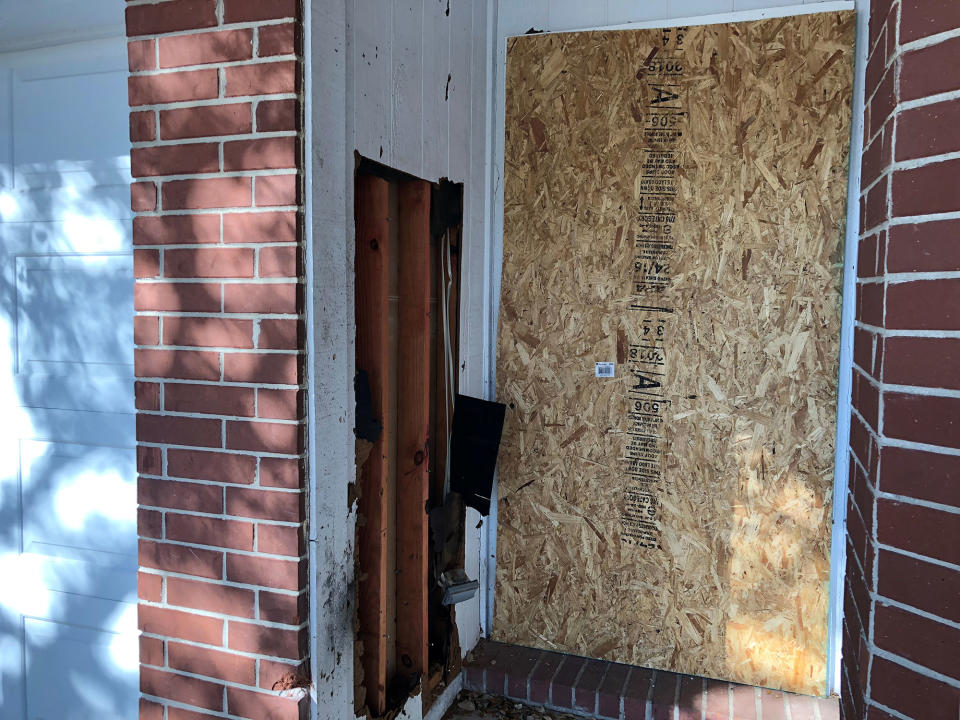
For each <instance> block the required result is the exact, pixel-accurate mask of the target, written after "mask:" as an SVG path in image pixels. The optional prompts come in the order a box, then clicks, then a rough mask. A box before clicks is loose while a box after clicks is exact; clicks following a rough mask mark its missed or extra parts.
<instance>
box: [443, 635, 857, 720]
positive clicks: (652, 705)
mask: <svg viewBox="0 0 960 720" xmlns="http://www.w3.org/2000/svg"><path fill="white" fill-rule="evenodd" d="M463 672H464V688H465V689H466V690H468V691H473V692H475V693H486V694H487V695H492V696H497V697H503V698H509V699H510V700H512V701H514V702H515V703H521V704H522V705H525V706H529V707H530V708H532V710H531V714H533V717H534V718H535V720H536V719H537V718H538V715H537V714H535V713H536V711H537V709H538V708H546V709H548V710H551V711H557V712H559V713H570V714H572V715H575V716H577V717H588V718H602V719H604V720H839V717H840V707H839V702H838V700H837V698H826V699H822V698H813V697H808V696H806V695H795V694H793V693H786V692H779V691H775V690H767V689H764V688H755V687H750V686H748V685H738V684H736V683H728V682H721V681H718V680H709V679H705V678H699V677H693V676H690V675H680V674H677V673H671V672H666V671H663V670H651V669H649V668H641V667H633V666H630V665H622V664H620V663H613V662H606V661H603V660H593V659H589V658H582V657H577V656H574V655H564V654H562V653H554V652H548V651H545V650H535V649H532V648H525V647H519V646H516V645H507V644H504V643H498V642H492V641H482V642H481V643H480V645H478V646H477V647H476V648H475V649H474V650H473V651H472V652H471V653H470V654H469V655H468V656H467V658H466V660H465V661H464V669H463ZM468 699H469V698H468ZM478 710H479V708H478ZM508 710H510V711H512V710H514V708H513V707H512V705H511V707H510V708H508ZM457 711H458V710H457V703H454V712H457ZM459 712H461V714H460V715H457V714H453V715H451V716H450V718H451V719H456V720H474V718H477V717H486V718H492V717H497V715H492V714H489V713H488V714H485V715H484V714H480V713H479V712H477V711H474V712H473V714H470V711H469V710H468V709H460V710H459ZM500 717H513V716H512V715H510V714H501V715H500ZM516 717H521V718H523V720H526V716H524V715H518V716H516ZM539 717H544V718H554V717H564V716H563V715H562V714H561V715H550V714H542V713H541V715H540V716H539Z"/></svg>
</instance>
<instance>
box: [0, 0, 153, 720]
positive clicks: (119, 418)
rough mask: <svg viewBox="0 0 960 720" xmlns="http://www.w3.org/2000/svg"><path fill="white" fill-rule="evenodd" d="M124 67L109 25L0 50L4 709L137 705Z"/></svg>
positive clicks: (30, 714)
mask: <svg viewBox="0 0 960 720" xmlns="http://www.w3.org/2000/svg"><path fill="white" fill-rule="evenodd" d="M17 5H18V6H20V7H21V8H25V7H27V6H30V7H34V8H35V7H36V4H35V3H22V4H21V3H20V2H18V3H17ZM77 6H78V7H79V8H80V9H82V8H83V6H84V3H77ZM37 12H43V8H42V3H41V7H40V8H39V9H37ZM121 12H122V10H121ZM126 78H127V62H126V44H125V41H124V38H122V37H119V36H118V37H115V38H113V39H110V40H97V41H87V42H79V43H73V44H69V45H61V46H59V47H48V48H43V49H34V50H29V51H20V52H16V53H12V52H8V53H3V54H0V676H2V682H0V717H2V718H3V720H22V719H25V718H28V719H29V720H40V719H41V718H42V719H43V720H79V719H81V718H82V719H83V720H113V719H114V718H116V719H117V720H120V719H121V718H122V719H123V720H130V719H131V718H135V717H136V716H137V697H138V687H137V685H138V682H137V678H138V667H137V662H138V661H137V630H136V625H137V622H136V570H137V552H136V463H135V436H134V403H133V317H132V316H133V271H132V267H131V265H132V260H131V240H130V235H131V232H130V224H131V221H130V212H129V189H128V183H129V180H130V178H129V141H128V120H127V118H128V109H127V92H126Z"/></svg>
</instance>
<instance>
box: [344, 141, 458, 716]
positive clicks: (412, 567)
mask: <svg viewBox="0 0 960 720" xmlns="http://www.w3.org/2000/svg"><path fill="white" fill-rule="evenodd" d="M462 208H463V186H462V185H455V184H453V183H449V182H446V181H443V180H442V181H440V182H439V183H430V182H427V181H425V180H420V179H418V178H415V177H412V176H409V175H406V174H403V173H399V172H397V171H394V170H391V169H389V168H386V167H384V166H382V165H379V164H377V163H374V162H372V161H368V160H364V159H361V160H360V161H359V162H358V166H357V173H356V190H355V217H356V256H355V272H356V284H355V305H354V307H355V319H356V328H357V335H356V376H355V389H356V396H357V421H356V428H355V434H356V438H357V440H356V447H357V482H356V489H357V493H358V496H359V498H358V518H357V542H356V548H357V551H356V552H357V557H356V578H357V584H356V587H357V619H356V622H357V634H356V646H355V652H356V655H357V657H356V662H355V667H356V668H357V670H356V672H357V677H356V683H355V709H356V711H357V714H358V715H365V716H367V717H384V716H386V717H390V716H392V715H394V714H395V711H396V710H398V709H399V708H401V707H402V706H403V704H404V702H405V701H406V699H407V698H408V697H409V696H411V695H416V694H418V693H422V696H423V703H424V706H425V707H426V706H427V705H428V704H429V702H430V698H431V695H432V693H433V691H434V689H436V688H437V687H438V686H439V685H440V683H441V681H445V680H449V679H451V678H452V677H454V676H455V675H456V674H457V673H458V672H459V669H460V667H459V665H460V648H459V644H458V639H457V630H456V623H455V620H454V611H453V606H447V605H444V604H443V589H442V587H441V584H440V577H441V575H442V574H443V573H444V572H446V571H448V570H451V569H453V568H455V567H463V537H464V535H463V516H464V513H463V507H462V505H460V506H457V505H451V504H450V503H447V504H444V502H443V499H444V497H445V495H446V492H445V477H446V472H445V468H446V467H447V466H448V454H449V453H448V449H449V443H448V438H449V430H450V425H451V417H452V407H453V398H454V396H455V394H456V390H457V388H456V382H457V381H456V373H455V372H454V369H455V368H456V366H457V363H458V347H457V337H458V333H459V328H458V317H459V284H460V283H459V275H460V271H459V258H460V243H461V238H462Z"/></svg>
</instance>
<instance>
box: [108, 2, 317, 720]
mask: <svg viewBox="0 0 960 720" xmlns="http://www.w3.org/2000/svg"><path fill="white" fill-rule="evenodd" d="M126 13H127V34H128V37H129V45H128V48H129V60H130V77H129V95H130V105H131V114H130V133H131V140H132V142H133V149H132V151H131V163H132V171H133V175H134V178H135V182H134V184H133V186H132V188H131V203H132V206H133V209H134V210H135V211H136V212H137V213H138V214H137V216H136V218H135V219H134V230H133V242H134V246H135V250H134V256H135V257H134V267H135V275H136V282H135V308H136V313H137V314H136V318H135V342H136V375H137V378H138V381H137V385H136V397H137V440H138V444H139V448H138V470H139V473H140V481H139V490H138V502H139V535H140V582H139V594H140V608H139V609H140V613H139V615H140V628H141V630H142V631H143V635H142V638H141V654H140V662H141V669H140V687H141V692H142V693H143V700H142V702H141V717H142V718H151V719H152V718H158V719H160V718H163V720H186V719H187V718H190V719H191V720H195V719H196V718H203V717H213V715H210V714H207V713H214V714H216V716H218V717H220V716H222V715H224V714H226V715H228V716H229V717H234V718H251V719H254V718H257V719H259V718H266V717H271V718H298V717H303V716H304V714H305V712H306V706H307V705H306V700H303V699H301V698H299V697H298V696H297V695H298V694H297V692H296V691H294V692H292V693H291V692H289V691H288V692H286V693H284V695H286V696H281V694H280V692H279V691H280V690H281V689H283V688H287V687H289V686H290V685H293V684H296V679H297V677H298V676H299V677H309V672H308V670H307V666H306V662H307V642H308V633H307V626H306V606H307V602H306V601H307V598H306V587H307V574H306V573H307V568H306V554H305V547H304V535H305V512H304V489H303V458H302V453H303V447H304V445H303V434H304V432H305V423H304V420H303V418H304V412H303V406H302V405H303V404H302V388H303V386H304V378H303V375H302V367H303V362H302V361H303V351H304V346H303V336H304V334H303V331H302V316H301V305H302V300H301V296H302V279H301V278H302V272H301V264H302V261H301V258H300V253H301V237H300V229H299V228H300V227H301V223H300V212H301V210H302V205H301V198H300V188H301V180H302V168H303V161H302V156H301V149H300V135H299V128H300V118H299V107H300V105H299V77H300V51H299V48H298V36H299V27H300V17H299V14H298V13H299V8H298V7H297V3H296V2H294V1H293V0H165V1H160V2H155V1H153V0H148V1H141V0H133V1H132V2H128V3H127V10H126ZM289 695H292V696H293V697H287V696H289Z"/></svg>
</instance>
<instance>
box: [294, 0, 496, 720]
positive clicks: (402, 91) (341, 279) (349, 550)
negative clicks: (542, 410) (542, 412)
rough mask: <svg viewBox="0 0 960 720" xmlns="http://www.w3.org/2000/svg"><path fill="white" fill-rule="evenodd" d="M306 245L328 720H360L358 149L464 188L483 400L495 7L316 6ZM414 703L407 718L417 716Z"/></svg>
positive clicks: (472, 341)
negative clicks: (355, 508) (356, 605)
mask: <svg viewBox="0 0 960 720" xmlns="http://www.w3.org/2000/svg"><path fill="white" fill-rule="evenodd" d="M312 5H313V7H312V9H311V15H312V22H311V30H310V33H311V40H310V46H311V48H312V60H311V71H310V74H311V75H312V79H311V80H310V83H311V103H310V104H311V107H312V110H311V112H312V120H311V122H310V131H309V134H310V135H311V137H309V138H308V143H309V144H310V147H311V156H312V160H313V162H312V188H311V192H310V196H311V208H310V212H311V216H312V226H311V227H312V235H311V238H310V240H309V242H310V243H311V245H312V247H310V252H311V255H312V257H313V263H312V264H311V268H310V271H309V277H308V281H309V282H310V284H311V287H312V289H313V298H312V305H311V308H310V312H311V313H312V317H311V318H308V320H309V324H310V325H311V332H312V334H313V337H312V339H311V340H312V342H311V345H312V347H313V349H314V354H313V364H312V367H311V390H310V392H311V405H312V412H313V419H312V424H311V427H312V429H313V430H312V437H311V441H310V442H311V447H310V457H311V463H312V466H311V473H312V478H313V483H314V490H315V491H314V493H313V507H312V513H311V516H312V521H313V522H312V528H311V553H312V556H313V557H314V567H316V569H317V572H316V577H315V578H314V581H315V587H314V592H313V595H314V597H315V601H314V602H315V609H314V612H315V613H316V616H315V623H314V630H315V642H314V650H313V654H314V658H315V668H316V674H315V680H316V682H317V691H316V692H317V695H316V697H317V698H318V706H319V716H320V717H321V718H322V717H353V715H352V707H353V657H352V655H351V653H350V648H351V647H352V644H353V632H352V631H353V597H352V592H353V590H352V588H353V538H354V527H355V521H356V516H355V514H354V513H352V512H351V513H349V514H348V513H347V482H348V481H349V480H351V479H352V477H353V474H354V459H353V434H352V432H351V431H350V428H352V427H353V412H354V408H353V367H354V332H353V328H354V318H353V257H354V244H353V243H354V219H353V171H354V152H357V153H359V154H360V155H362V156H364V157H367V158H370V159H372V160H376V161H378V162H381V163H383V164H385V165H389V166H391V167H394V168H396V169H398V170H402V171H404V172H407V173H409V174H411V175H415V176H417V177H421V178H424V179H426V180H431V181H436V180H439V179H440V178H449V179H450V180H451V181H453V182H462V183H464V243H463V246H464V255H463V257H462V259H461V263H462V287H461V293H462V301H461V320H462V328H463V332H462V334H461V338H460V359H461V366H460V387H461V390H462V392H465V393H467V394H471V395H475V396H480V397H482V396H484V393H485V391H486V388H487V383H486V380H487V378H488V377H489V367H488V365H487V364H486V363H487V349H488V347H489V335H488V332H487V328H489V327H490V322H489V316H488V315H487V314H486V313H487V311H488V307H489V303H488V302H487V300H488V296H489V285H488V281H489V276H490V266H489V253H488V231H487V228H488V212H487V210H486V208H487V207H488V204H487V188H488V187H489V182H488V178H487V162H488V159H489V157H490V144H489V140H490V138H491V137H492V136H491V134H490V133H489V132H488V112H489V110H490V108H489V106H488V97H489V93H490V89H489V87H490V84H489V82H488V81H489V79H490V78H489V68H490V60H491V47H492V46H491V44H490V42H489V40H490V37H491V33H490V32H488V27H489V26H490V20H491V18H490V17H488V15H491V11H492V8H491V7H490V6H489V4H488V2H487V0H402V1H401V0H313V2H312ZM478 522H479V517H478V516H477V515H476V514H475V513H474V512H473V511H472V510H471V511H468V518H467V529H468V530H467V535H468V536H467V538H466V542H467V572H468V573H469V574H470V575H471V577H474V578H476V577H477V576H478V573H479V572H481V563H480V541H481V537H482V534H483V531H481V530H476V529H475V528H476V526H477V524H478ZM480 617H481V615H480V602H479V597H478V598H476V599H474V601H472V602H468V603H462V604H460V605H458V606H457V624H458V626H459V628H460V645H461V648H462V649H463V652H464V653H466V652H467V651H468V650H470V649H471V648H472V647H473V646H474V645H475V644H476V642H477V640H478V639H479V637H480V622H481V621H480ZM418 707H419V704H418V703H413V704H412V705H411V704H408V708H407V709H408V712H411V713H413V714H415V715H416V716H417V717H418V718H419V711H418V710H417V708H418Z"/></svg>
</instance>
